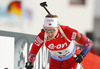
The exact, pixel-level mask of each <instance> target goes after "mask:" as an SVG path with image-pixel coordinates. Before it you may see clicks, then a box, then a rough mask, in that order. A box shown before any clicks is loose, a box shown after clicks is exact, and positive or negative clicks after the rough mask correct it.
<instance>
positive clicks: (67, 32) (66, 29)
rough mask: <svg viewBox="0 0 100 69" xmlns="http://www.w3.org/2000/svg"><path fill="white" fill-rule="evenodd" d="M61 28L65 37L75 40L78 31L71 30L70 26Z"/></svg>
mask: <svg viewBox="0 0 100 69" xmlns="http://www.w3.org/2000/svg"><path fill="white" fill-rule="evenodd" d="M61 28H62V29H63V31H64V33H65V35H66V36H67V38H68V39H69V40H75V39H76V37H77V35H78V31H77V30H75V29H73V28H70V27H69V26H61Z"/></svg>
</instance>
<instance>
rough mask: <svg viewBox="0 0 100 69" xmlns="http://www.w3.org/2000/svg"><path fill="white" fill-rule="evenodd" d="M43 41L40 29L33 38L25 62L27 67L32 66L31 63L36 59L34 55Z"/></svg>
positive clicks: (28, 68) (42, 33) (29, 68)
mask: <svg viewBox="0 0 100 69" xmlns="http://www.w3.org/2000/svg"><path fill="white" fill-rule="evenodd" d="M43 43H44V32H43V31H41V33H39V34H38V35H37V37H36V38H35V41H34V42H33V45H32V48H31V50H30V52H29V56H28V62H27V63H26V66H25V67H26V68H27V69H32V68H33V63H34V61H35V59H36V55H37V53H38V51H39V49H40V48H41V46H42V45H43Z"/></svg>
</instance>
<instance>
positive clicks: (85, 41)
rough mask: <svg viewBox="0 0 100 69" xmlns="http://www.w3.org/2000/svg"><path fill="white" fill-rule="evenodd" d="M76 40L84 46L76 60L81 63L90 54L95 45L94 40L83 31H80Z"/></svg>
mask: <svg viewBox="0 0 100 69" xmlns="http://www.w3.org/2000/svg"><path fill="white" fill-rule="evenodd" d="M75 41H76V42H77V43H79V44H81V45H83V46H84V48H83V50H82V52H81V53H80V54H78V55H77V59H76V62H78V63H80V62H81V61H82V60H83V58H84V57H85V56H86V55H87V54H88V52H89V51H90V50H91V48H92V46H93V42H92V41H91V40H90V39H89V38H87V37H86V36H84V35H83V34H81V33H78V35H77V37H76V39H75Z"/></svg>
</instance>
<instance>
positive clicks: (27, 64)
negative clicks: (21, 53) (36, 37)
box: [25, 62, 33, 69]
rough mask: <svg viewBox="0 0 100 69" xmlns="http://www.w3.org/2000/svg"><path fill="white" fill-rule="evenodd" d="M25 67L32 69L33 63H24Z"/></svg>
mask: <svg viewBox="0 0 100 69" xmlns="http://www.w3.org/2000/svg"><path fill="white" fill-rule="evenodd" d="M25 67H26V69H32V68H33V63H31V62H26V65H25Z"/></svg>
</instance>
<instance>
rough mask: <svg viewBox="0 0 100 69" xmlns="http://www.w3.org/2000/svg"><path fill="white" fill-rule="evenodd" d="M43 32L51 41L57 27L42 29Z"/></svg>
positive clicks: (56, 31)
mask: <svg viewBox="0 0 100 69" xmlns="http://www.w3.org/2000/svg"><path fill="white" fill-rule="evenodd" d="M44 31H45V32H46V34H47V37H48V38H49V39H53V38H54V37H56V35H57V33H58V27H44Z"/></svg>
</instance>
